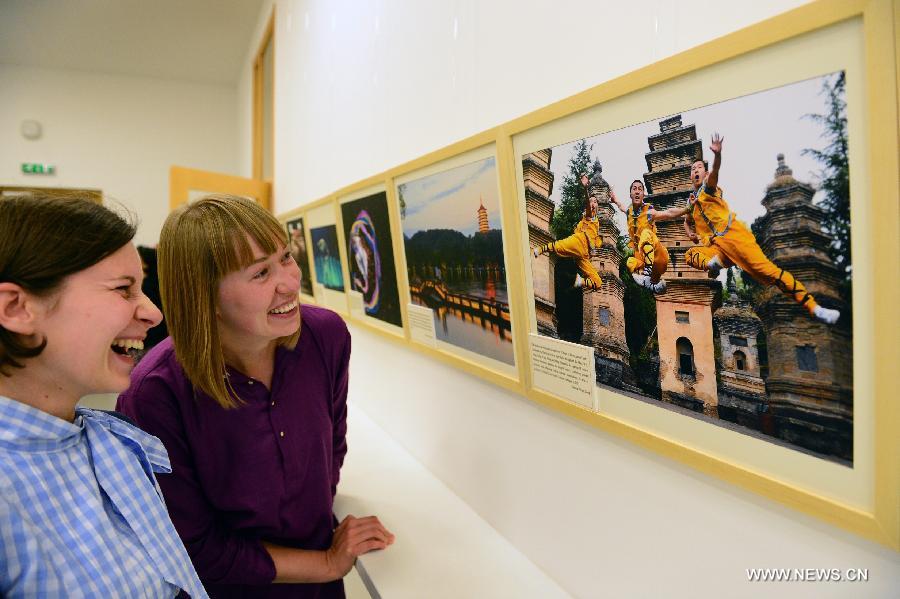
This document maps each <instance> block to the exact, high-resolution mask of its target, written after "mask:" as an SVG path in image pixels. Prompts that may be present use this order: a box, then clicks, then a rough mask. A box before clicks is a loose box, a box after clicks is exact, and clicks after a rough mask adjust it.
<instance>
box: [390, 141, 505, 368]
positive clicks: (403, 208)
mask: <svg viewBox="0 0 900 599" xmlns="http://www.w3.org/2000/svg"><path fill="white" fill-rule="evenodd" d="M397 192H398V199H399V202H400V214H401V219H402V221H403V245H404V248H405V250H406V266H407V271H408V275H409V290H410V296H411V297H410V301H411V302H413V303H415V304H418V305H421V306H426V307H428V308H431V309H432V310H433V311H434V321H435V332H436V335H437V338H438V340H440V341H443V342H445V343H449V344H451V345H454V346H457V347H459V348H462V349H464V350H467V351H470V352H474V353H476V354H480V355H482V356H485V357H487V358H490V359H493V360H496V361H498V362H501V363H504V364H508V365H513V364H514V363H515V360H514V356H513V345H512V333H511V327H510V316H509V297H508V295H507V289H506V266H505V262H504V254H503V234H502V231H501V223H500V201H499V191H498V186H497V166H496V159H495V158H494V157H493V156H491V157H489V158H486V159H484V160H479V161H477V162H473V163H471V164H466V165H463V166H459V167H456V168H453V169H449V170H446V171H443V172H439V173H435V174H433V175H430V176H426V177H422V178H421V179H416V180H413V181H409V182H406V183H402V184H401V185H398V187H397Z"/></svg>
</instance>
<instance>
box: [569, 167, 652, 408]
mask: <svg viewBox="0 0 900 599" xmlns="http://www.w3.org/2000/svg"><path fill="white" fill-rule="evenodd" d="M602 172H603V167H602V166H601V165H600V161H599V160H594V165H593V167H592V168H591V174H590V183H589V184H588V190H589V194H590V195H591V196H592V197H596V198H597V200H598V202H599V207H598V209H597V218H598V220H599V224H600V235H601V237H602V238H603V245H602V246H601V247H599V248H593V249H592V250H591V264H593V265H594V268H595V269H597V272H598V273H599V274H600V278H601V280H602V281H603V284H602V286H601V288H600V289H599V290H597V291H594V290H587V289H585V290H584V292H583V295H582V308H583V311H584V313H583V321H582V322H583V324H582V335H581V343H582V344H584V345H590V346H593V347H594V361H595V362H596V370H597V381H598V382H600V383H603V384H606V385H610V386H613V387H617V388H619V389H622V388H624V389H628V390H630V391H640V389H639V388H638V387H637V385H636V381H635V378H634V373H633V372H632V370H631V365H630V364H629V361H628V358H629V355H630V352H629V350H628V343H627V342H626V341H625V304H624V303H623V299H624V297H625V285H624V284H623V283H622V279H620V278H619V265H620V264H621V263H622V254H621V253H620V252H619V248H618V244H617V241H618V239H619V227H617V226H616V222H615V220H613V219H614V216H615V208H614V207H613V205H612V202H610V201H609V183H607V182H606V180H605V179H604V178H603V175H602Z"/></svg>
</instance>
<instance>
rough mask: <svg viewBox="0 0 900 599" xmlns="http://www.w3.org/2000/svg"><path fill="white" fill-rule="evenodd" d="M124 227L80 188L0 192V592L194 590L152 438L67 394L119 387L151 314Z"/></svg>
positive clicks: (155, 313) (155, 315) (197, 588)
mask: <svg viewBox="0 0 900 599" xmlns="http://www.w3.org/2000/svg"><path fill="white" fill-rule="evenodd" d="M134 232H135V229H134V226H133V225H131V224H129V223H128V222H126V221H125V220H123V219H122V218H121V217H119V216H118V215H116V214H115V213H113V212H111V211H110V210H108V209H106V208H104V207H103V206H101V205H99V204H96V203H94V202H91V201H88V200H84V199H77V198H70V199H59V198H56V199H52V198H46V197H39V196H36V197H20V198H12V199H2V200H0V596H2V597H8V598H15V597H42V598H46V597H174V596H176V595H178V594H179V593H180V592H181V591H182V590H183V591H186V592H187V593H188V594H190V596H191V597H194V598H195V599H197V598H202V597H206V593H205V592H204V590H203V587H202V586H201V584H200V580H199V579H198V578H197V574H196V572H194V569H193V568H192V567H191V563H190V560H189V558H188V554H187V552H186V551H185V549H184V545H182V543H181V540H180V539H179V538H178V534H177V533H176V531H175V527H174V526H173V525H172V522H171V521H170V520H169V516H168V514H167V513H166V506H165V504H164V503H163V500H162V497H161V495H160V493H159V488H158V487H157V486H156V481H155V479H154V472H167V471H168V470H169V460H168V458H167V456H166V452H165V449H163V446H162V444H161V443H160V442H159V440H158V439H155V438H153V437H151V436H150V435H148V434H146V433H144V432H142V431H140V430H138V429H137V428H135V427H134V426H131V425H130V424H128V423H127V422H125V421H123V420H121V419H119V418H117V417H115V416H114V415H111V414H108V413H104V412H98V411H94V410H89V409H86V408H77V407H76V404H77V403H78V400H79V399H80V398H81V397H82V396H83V395H87V394H89V393H108V392H119V391H122V390H124V389H125V388H126V387H128V383H129V375H130V373H131V369H132V368H133V367H134V352H135V351H136V350H140V348H141V347H142V345H143V340H144V338H145V337H146V336H147V330H148V329H149V328H151V327H153V326H155V325H157V324H159V321H160V320H161V319H162V316H161V315H160V313H159V310H158V309H157V308H156V306H154V305H153V304H152V303H151V302H150V300H148V299H147V297H146V296H145V295H144V294H143V293H141V278H142V276H143V275H142V272H141V260H140V258H139V257H138V253H137V250H136V249H135V247H134V245H132V243H131V239H132V237H134Z"/></svg>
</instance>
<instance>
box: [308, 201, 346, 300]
mask: <svg viewBox="0 0 900 599" xmlns="http://www.w3.org/2000/svg"><path fill="white" fill-rule="evenodd" d="M306 222H307V226H308V227H309V241H310V249H311V253H312V263H313V269H312V274H313V294H314V296H315V298H316V301H317V302H318V303H320V304H322V305H324V306H327V307H328V308H331V309H332V310H335V311H337V312H340V313H341V314H346V313H347V294H346V292H345V288H344V269H343V266H342V260H341V245H340V243H339V242H338V230H337V215H336V213H335V203H334V201H333V199H328V200H327V201H325V202H324V203H322V204H320V205H319V206H317V207H315V208H312V209H310V210H309V211H308V212H307V213H306Z"/></svg>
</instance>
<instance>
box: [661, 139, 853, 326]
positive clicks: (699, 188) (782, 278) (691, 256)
mask: <svg viewBox="0 0 900 599" xmlns="http://www.w3.org/2000/svg"><path fill="white" fill-rule="evenodd" d="M723 140H724V139H723V138H722V137H721V136H720V135H719V134H718V133H714V134H713V137H712V141H711V143H710V146H709V149H710V150H712V152H713V165H712V170H710V171H707V170H706V164H705V163H704V162H703V161H702V160H697V161H695V162H694V163H693V164H692V165H691V183H692V184H693V185H694V193H692V194H691V199H690V201H689V203H688V205H687V206H686V207H684V208H675V209H670V210H669V211H671V212H672V215H673V216H674V215H677V214H678V213H680V214H684V215H689V216H690V217H691V219H693V222H694V226H695V227H696V231H693V230H691V229H690V228H688V234H689V235H690V236H691V239H692V240H693V241H694V242H695V243H697V242H700V243H701V245H699V246H695V247H692V248H691V249H689V250H688V251H687V253H685V256H684V257H685V261H686V262H687V263H688V264H689V265H691V266H692V267H693V268H696V269H699V270H705V271H707V272H709V274H710V276H711V277H715V276H717V275H718V274H719V271H720V270H721V269H722V268H726V267H731V266H734V265H735V264H736V265H738V266H739V267H740V268H741V269H742V270H743V271H744V272H746V273H748V274H749V275H750V276H751V277H753V278H754V279H755V280H756V281H757V282H758V283H760V284H762V285H776V286H777V287H778V288H779V289H780V290H781V291H782V292H783V293H786V294H787V295H789V296H791V297H792V298H793V299H794V301H796V302H797V303H798V304H800V305H801V306H803V307H804V308H806V310H807V311H808V312H809V314H810V315H811V316H813V317H814V318H817V319H819V320H821V321H822V322H825V323H827V324H834V323H835V322H837V320H838V318H839V317H840V315H841V313H840V312H839V311H837V310H831V309H829V308H825V307H823V306H820V305H819V304H817V303H816V300H815V299H814V298H813V296H812V295H810V294H809V293H808V292H807V291H806V288H805V287H804V286H803V284H802V283H801V282H800V281H798V280H796V279H795V278H794V277H793V275H791V273H789V272H788V271H786V270H784V269H783V268H780V267H778V266H777V265H775V264H774V263H772V261H771V260H769V259H768V258H767V257H766V255H765V254H764V253H763V251H762V249H760V247H759V244H758V243H757V242H756V237H754V236H753V233H752V232H751V231H750V228H749V227H747V225H745V224H744V223H742V222H741V221H739V220H737V218H736V216H735V214H734V213H733V212H731V210H730V209H729V207H728V203H727V202H726V201H725V199H724V198H723V197H722V190H721V188H719V187H718V182H719V167H720V166H721V165H722V142H723ZM669 211H667V212H669ZM686 228H687V223H686Z"/></svg>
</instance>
